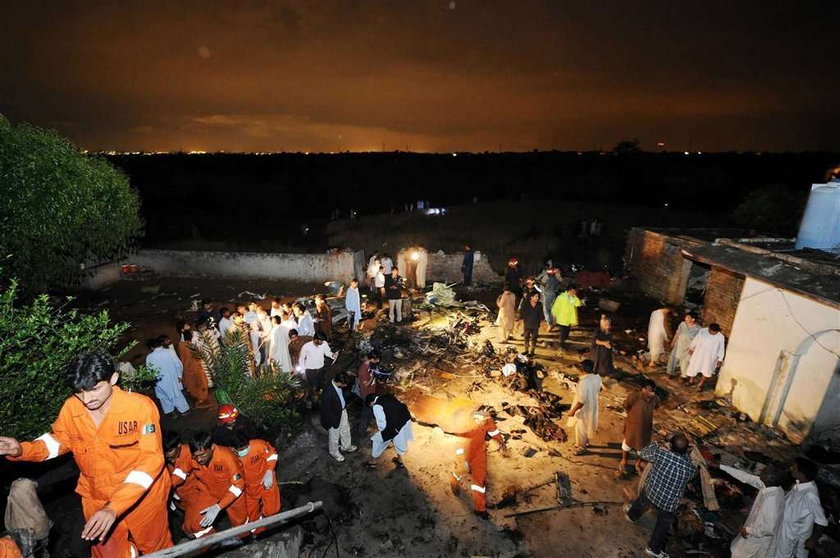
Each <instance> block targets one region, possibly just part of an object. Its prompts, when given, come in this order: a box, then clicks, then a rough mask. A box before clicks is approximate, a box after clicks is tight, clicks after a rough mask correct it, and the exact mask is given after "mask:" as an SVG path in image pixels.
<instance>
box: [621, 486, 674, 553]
mask: <svg viewBox="0 0 840 558" xmlns="http://www.w3.org/2000/svg"><path fill="white" fill-rule="evenodd" d="M649 507H653V509H654V510H656V525H655V526H654V528H653V533H652V534H651V536H650V542H649V543H648V548H650V549H651V550H652V551H654V552H662V551H663V550H664V549H665V543H666V542H668V531H670V530H671V525H673V524H674V519H676V517H677V514H676V512H672V511H665V510H663V509H660V508H657V507H656V506H654V505H653V503H651V501H650V500H648V497H647V494H645V491H644V490H642V493H641V494H640V495H639V497H638V498H636V500H635V501H634V502H633V504H632V505H631V506H630V510H629V511H628V512H627V515H629V516H630V519H632V520H633V521H636V520H637V519H639V518H640V517H642V514H644V513H645V511H646V510H647V509H648V508H649Z"/></svg>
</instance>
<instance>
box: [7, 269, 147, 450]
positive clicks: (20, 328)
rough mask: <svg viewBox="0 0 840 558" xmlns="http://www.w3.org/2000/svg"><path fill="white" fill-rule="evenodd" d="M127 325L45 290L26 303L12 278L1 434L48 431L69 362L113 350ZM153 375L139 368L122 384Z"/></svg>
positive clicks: (65, 389) (133, 385)
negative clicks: (88, 311)
mask: <svg viewBox="0 0 840 558" xmlns="http://www.w3.org/2000/svg"><path fill="white" fill-rule="evenodd" d="M68 302H70V301H68ZM128 327H129V326H128V324H126V323H117V324H112V323H111V322H110V320H109V317H108V312H107V311H104V310H103V311H102V312H99V313H98V314H91V315H88V314H82V313H80V312H79V311H78V310H75V309H68V308H66V304H65V305H58V304H57V301H56V300H54V299H51V298H49V297H48V296H46V295H41V296H38V297H36V298H35V299H34V300H33V301H32V302H29V303H26V304H22V303H20V301H19V300H18V283H17V281H16V280H12V281H10V283H9V285H8V286H7V287H6V288H5V289H4V290H3V291H2V292H0V385H2V386H3V388H2V393H3V397H0V434H2V435H4V436H12V437H15V438H21V439H31V438H33V437H35V436H40V435H41V434H43V433H44V432H47V431H49V428H50V424H51V423H52V421H53V420H55V417H56V416H57V415H58V411H59V409H60V408H61V406H62V404H63V403H64V400H65V399H66V398H67V397H69V396H70V395H71V389H70V386H69V384H68V383H67V382H66V381H65V377H66V374H65V370H66V368H67V366H68V365H69V364H71V363H72V362H73V360H74V359H75V358H76V356H77V355H78V354H79V353H82V352H86V351H101V352H105V353H109V354H114V351H115V349H116V348H117V346H118V345H119V340H120V338H121V336H122V334H123V333H124V332H125V331H126V330H127V329H128ZM129 348H131V347H130V346H129V347H123V351H125V350H128V349H129ZM150 380H151V381H153V380H154V374H151V376H150V375H149V371H148V369H145V368H141V369H140V370H138V371H137V372H136V373H135V374H134V375H133V376H132V377H131V378H123V379H121V380H120V385H121V386H122V387H124V388H127V389H137V388H138V387H141V386H142V385H143V383H145V382H149V381H150Z"/></svg>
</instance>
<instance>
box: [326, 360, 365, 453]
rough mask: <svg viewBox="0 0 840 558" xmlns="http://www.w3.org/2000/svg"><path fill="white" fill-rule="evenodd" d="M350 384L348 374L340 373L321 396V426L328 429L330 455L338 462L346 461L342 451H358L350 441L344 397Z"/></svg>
mask: <svg viewBox="0 0 840 558" xmlns="http://www.w3.org/2000/svg"><path fill="white" fill-rule="evenodd" d="M349 383H350V379H349V378H348V377H347V374H346V373H344V372H339V373H338V374H336V375H335V378H333V380H332V381H331V382H330V385H329V386H327V388H326V389H325V390H324V393H323V394H322V395H321V426H323V427H324V428H326V429H327V433H328V435H329V446H328V448H329V452H330V455H331V456H332V457H333V458H334V459H335V460H336V461H338V462H341V461H344V456H343V455H341V451H343V452H345V453H352V452H354V451H356V450H357V449H358V448H357V447H356V446H354V445H353V444H352V441H351V440H350V422H349V420H348V418H347V399H346V398H345V396H344V390H345V389H347V386H348V384H349ZM339 443H340V449H341V451H339Z"/></svg>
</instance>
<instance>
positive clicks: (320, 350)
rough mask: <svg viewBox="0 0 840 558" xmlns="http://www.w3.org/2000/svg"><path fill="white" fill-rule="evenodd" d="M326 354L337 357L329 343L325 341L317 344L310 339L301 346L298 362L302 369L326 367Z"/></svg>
mask: <svg viewBox="0 0 840 558" xmlns="http://www.w3.org/2000/svg"><path fill="white" fill-rule="evenodd" d="M325 356H328V357H330V358H335V355H334V354H333V352H332V350H331V349H330V345H329V343H327V342H326V341H324V342H323V343H321V344H320V345H316V344H315V342H314V341H310V342H309V343H306V344H305V345H304V346H303V347H302V348H301V350H300V357H299V358H298V364H299V365H300V368H301V370H317V369H318V368H323V367H324V357H325Z"/></svg>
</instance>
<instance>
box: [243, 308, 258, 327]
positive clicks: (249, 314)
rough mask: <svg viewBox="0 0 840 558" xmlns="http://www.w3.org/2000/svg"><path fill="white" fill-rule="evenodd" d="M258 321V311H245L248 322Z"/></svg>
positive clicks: (246, 321)
mask: <svg viewBox="0 0 840 558" xmlns="http://www.w3.org/2000/svg"><path fill="white" fill-rule="evenodd" d="M256 321H257V313H256V312H252V311H251V310H248V311H247V312H245V323H246V324H250V323H251V322H256Z"/></svg>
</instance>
